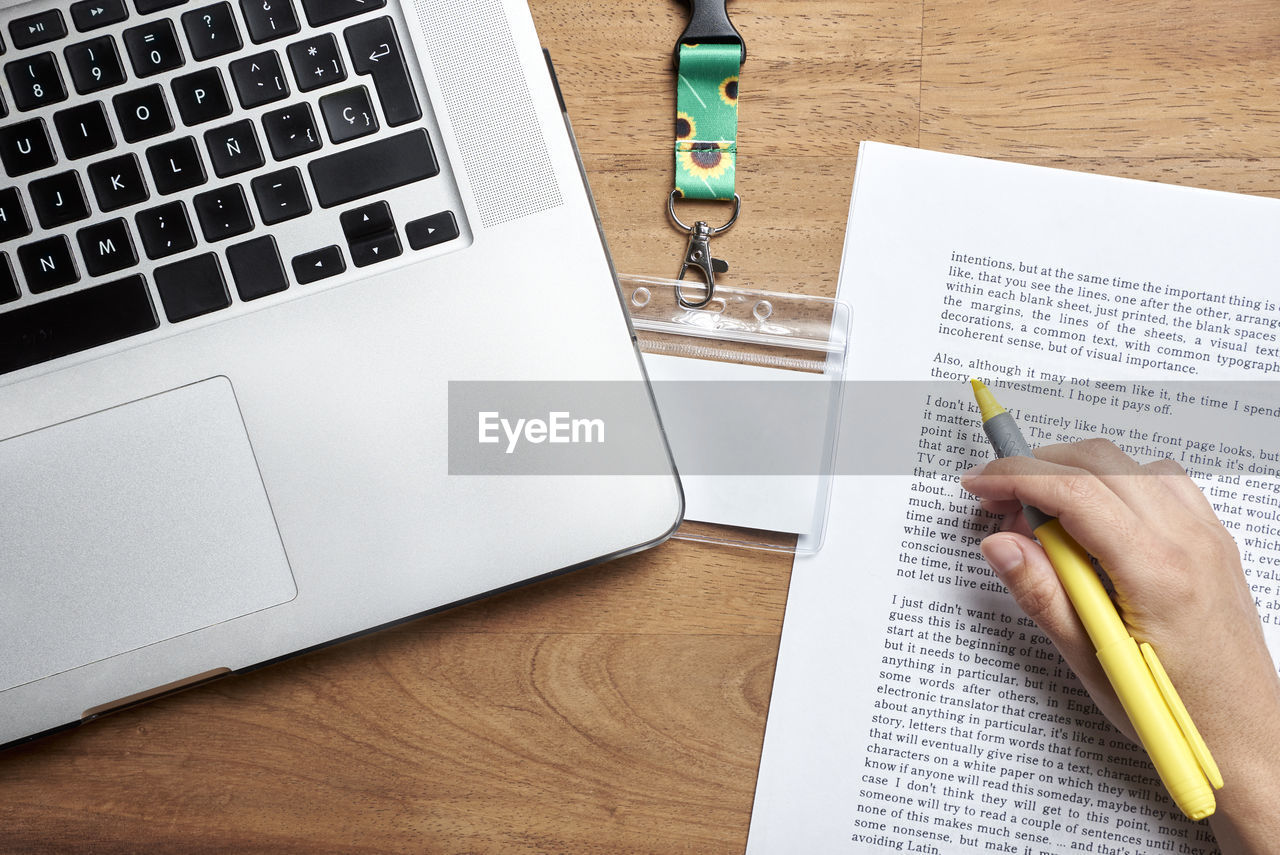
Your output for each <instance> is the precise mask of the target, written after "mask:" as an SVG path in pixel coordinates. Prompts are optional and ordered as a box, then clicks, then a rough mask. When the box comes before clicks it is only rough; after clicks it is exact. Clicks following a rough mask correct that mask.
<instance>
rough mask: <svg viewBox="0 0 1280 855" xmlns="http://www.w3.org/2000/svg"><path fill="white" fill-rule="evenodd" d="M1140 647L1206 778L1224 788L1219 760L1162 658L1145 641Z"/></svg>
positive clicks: (1210, 783) (1218, 787) (1162, 695)
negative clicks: (1188, 710) (1161, 660)
mask: <svg viewBox="0 0 1280 855" xmlns="http://www.w3.org/2000/svg"><path fill="white" fill-rule="evenodd" d="M1139 649H1140V650H1141V651H1142V658H1143V660H1145V661H1146V663H1147V668H1149V669H1150V670H1151V676H1152V677H1153V678H1155V681H1156V688H1157V689H1159V690H1160V696H1161V697H1162V698H1164V702H1165V703H1166V704H1167V705H1168V706H1169V712H1171V713H1173V720H1174V721H1175V722H1177V724H1178V729H1179V730H1181V731H1182V735H1183V737H1184V738H1185V739H1186V740H1187V746H1188V747H1189V748H1190V749H1191V754H1192V755H1193V756H1194V757H1195V758H1196V763H1197V764H1198V765H1199V766H1200V771H1202V772H1204V776H1205V778H1206V779H1207V780H1208V781H1209V786H1211V787H1213V788H1214V789H1215V790H1220V789H1222V772H1221V771H1219V770H1218V764H1217V762H1215V761H1214V759H1213V755H1212V754H1210V753H1209V746H1208V745H1206V744H1205V741H1204V737H1202V736H1201V735H1200V731H1199V730H1198V729H1196V725H1195V722H1193V721H1192V720H1191V714H1190V713H1188V712H1187V708H1186V706H1185V705H1184V704H1183V703H1182V698H1180V697H1179V696H1178V691H1177V689H1175V688H1174V687H1173V681H1172V680H1170V679H1169V674H1168V673H1167V672H1166V671H1165V670H1164V666H1163V665H1161V664H1160V659H1159V657H1157V656H1156V651H1155V649H1154V648H1153V647H1152V646H1151V645H1150V644H1148V643H1146V642H1145V641H1144V642H1143V643H1142V644H1141V645H1139Z"/></svg>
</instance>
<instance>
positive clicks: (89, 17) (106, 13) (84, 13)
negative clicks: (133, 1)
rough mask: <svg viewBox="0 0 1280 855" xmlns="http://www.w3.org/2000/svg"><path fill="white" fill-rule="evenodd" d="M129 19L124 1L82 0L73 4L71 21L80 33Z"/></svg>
mask: <svg viewBox="0 0 1280 855" xmlns="http://www.w3.org/2000/svg"><path fill="white" fill-rule="evenodd" d="M128 17H129V10H128V9H127V8H125V5H124V0H80V2H79V3H72V4H71V21H72V22H73V23H74V24H75V25H76V29H77V30H79V31H80V32H82V33H84V32H88V31H89V30H96V29H97V28H98V27H105V26H107V25H108V24H115V23H119V22H120V21H123V20H125V19H126V18H128Z"/></svg>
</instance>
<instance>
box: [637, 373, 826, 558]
mask: <svg viewBox="0 0 1280 855" xmlns="http://www.w3.org/2000/svg"><path fill="white" fill-rule="evenodd" d="M644 361H645V368H646V369H647V370H648V372H649V379H650V381H651V382H652V385H653V394H654V398H655V400H656V401H657V403H658V412H659V413H661V414H662V423H663V427H664V428H665V429H666V432H667V441H668V442H669V443H670V445H671V454H672V457H673V458H674V459H675V462H676V471H678V472H679V473H680V484H681V486H683V487H684V500H685V514H684V515H685V518H686V519H690V520H697V521H699V522H708V523H715V524H718V525H731V526H739V527H742V528H751V529H763V530H764V531H778V532H788V533H793V534H805V533H810V532H813V531H814V526H815V504H816V503H817V502H819V501H821V500H823V499H824V498H825V492H820V490H821V488H822V487H823V485H824V482H823V481H822V479H821V478H820V472H823V471H824V470H822V469H821V460H820V459H814V460H812V461H799V460H797V461H796V463H797V464H798V465H797V466H795V467H792V468H794V469H795V471H793V472H789V473H782V474H759V473H747V472H746V471H745V470H746V469H748V468H749V467H751V466H752V465H754V462H755V461H758V460H760V459H761V458H762V457H773V458H777V457H779V456H781V454H780V451H779V450H780V449H788V448H796V447H804V446H809V447H815V446H819V444H820V443H822V442H823V441H824V437H825V429H826V427H825V422H826V413H825V412H822V411H821V409H820V407H821V405H822V401H821V400H820V399H819V398H818V397H816V396H814V397H810V396H804V397H803V398H802V399H801V400H803V401H805V402H807V403H808V404H810V405H811V406H812V407H813V409H814V410H815V412H813V413H812V414H810V415H809V416H807V417H806V416H805V415H804V414H795V415H794V416H793V417H791V418H788V419H786V420H783V421H778V420H775V419H772V418H771V416H772V409H773V404H772V403H771V402H770V400H769V398H768V397H767V394H768V393H767V390H768V389H769V386H768V385H767V384H770V383H781V384H785V385H786V386H790V385H791V384H796V383H819V384H820V383H822V382H823V378H822V376H821V375H817V374H806V373H804V372H800V371H787V370H783V369H780V368H766V367H763V366H759V365H741V364H737V363H729V362H716V361H713V360H709V359H689V358H685V357H680V356H666V355H663V354H654V353H646V354H645V355H644ZM695 384H708V387H707V388H710V386H711V385H714V387H715V394H714V398H711V397H710V396H709V395H708V394H700V393H698V392H697V391H696V390H697V386H696V385H695ZM779 388H780V389H781V388H783V387H779ZM734 389H740V390H742V394H740V395H737V394H733V393H732V390H734ZM691 392H692V394H691ZM762 393H763V394H762ZM788 397H789V398H791V399H793V400H794V399H795V397H796V396H793V395H788ZM712 400H713V401H714V405H709V403H710V401H712ZM762 422H767V423H768V424H769V425H770V426H771V430H769V431H765V430H763V429H762V427H761V425H762ZM710 446H715V449H716V455H715V460H714V461H712V460H708V454H707V452H708V449H709V447H710ZM735 460H738V461H741V463H742V474H738V472H737V471H735V467H734V461H735ZM805 463H807V464H808V465H804V464H805ZM709 469H710V470H711V471H708V470H709Z"/></svg>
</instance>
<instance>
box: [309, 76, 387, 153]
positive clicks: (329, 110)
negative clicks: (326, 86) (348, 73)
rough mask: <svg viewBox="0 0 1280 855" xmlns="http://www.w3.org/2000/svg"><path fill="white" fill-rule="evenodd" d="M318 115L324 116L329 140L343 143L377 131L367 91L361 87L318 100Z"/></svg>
mask: <svg viewBox="0 0 1280 855" xmlns="http://www.w3.org/2000/svg"><path fill="white" fill-rule="evenodd" d="M320 115H322V116H324V124H325V127H326V128H328V129H329V139H331V140H333V141H334V142H335V143H343V142H347V141H348V140H353V139H357V138H359V137H362V136H365V135H366V134H371V133H373V132H374V131H376V130H377V129H378V117H377V115H376V114H375V113H374V110H373V105H372V104H370V103H369V91H368V90H367V89H365V88H364V87H363V86H356V87H354V88H351V89H344V90H342V91H341V92H334V93H333V94H331V95H325V96H324V97H323V98H321V99H320Z"/></svg>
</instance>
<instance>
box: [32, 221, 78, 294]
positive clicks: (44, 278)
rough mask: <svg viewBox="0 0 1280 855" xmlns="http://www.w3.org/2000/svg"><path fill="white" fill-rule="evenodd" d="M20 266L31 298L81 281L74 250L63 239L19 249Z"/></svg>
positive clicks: (57, 237) (50, 239)
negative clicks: (31, 295) (33, 295)
mask: <svg viewBox="0 0 1280 855" xmlns="http://www.w3.org/2000/svg"><path fill="white" fill-rule="evenodd" d="M18 263H19V264H21V265H22V276H23V278H24V279H25V280H26V283H27V288H28V289H29V290H30V291H31V293H32V294H43V293H44V292H45V291H52V290H53V289H55V288H61V287H63V286H65V285H70V284H71V283H72V282H76V281H78V280H79V279H80V271H78V270H76V262H75V259H73V258H72V257H71V246H70V245H69V244H68V243H67V239H66V238H65V237H63V236H62V235H54V236H53V237H49V238H45V239H44V240H38V241H36V242H35V243H29V244H25V245H24V246H20V247H18Z"/></svg>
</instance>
